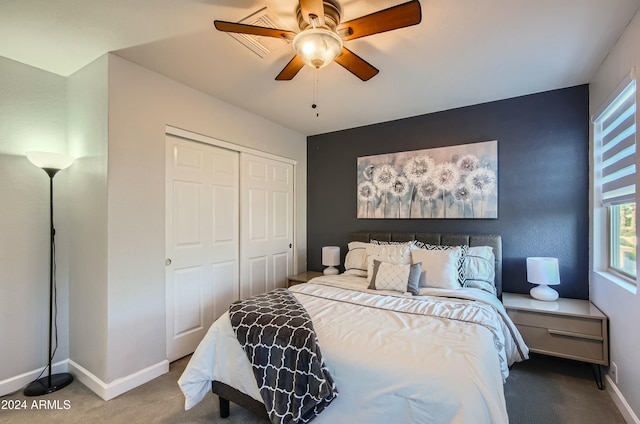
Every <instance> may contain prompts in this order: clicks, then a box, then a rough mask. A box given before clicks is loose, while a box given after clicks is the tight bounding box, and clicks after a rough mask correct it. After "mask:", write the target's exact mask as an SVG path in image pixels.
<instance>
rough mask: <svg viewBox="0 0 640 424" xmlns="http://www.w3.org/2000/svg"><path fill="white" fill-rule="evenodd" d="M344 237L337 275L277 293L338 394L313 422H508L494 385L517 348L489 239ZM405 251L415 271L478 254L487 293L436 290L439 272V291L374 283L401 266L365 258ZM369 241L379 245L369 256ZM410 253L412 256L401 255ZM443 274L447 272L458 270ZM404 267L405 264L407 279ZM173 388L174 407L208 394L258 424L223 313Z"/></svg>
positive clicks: (496, 247) (251, 385)
mask: <svg viewBox="0 0 640 424" xmlns="http://www.w3.org/2000/svg"><path fill="white" fill-rule="evenodd" d="M349 240H350V243H349V253H347V258H346V260H345V267H346V268H347V269H346V271H345V273H343V274H340V275H337V276H322V277H317V278H315V279H312V280H311V281H309V282H308V283H306V284H300V285H296V286H294V287H292V288H290V289H289V290H290V292H291V293H292V294H293V296H294V297H295V298H296V299H297V300H298V301H299V302H300V304H302V305H303V306H304V309H305V310H306V311H307V312H308V315H309V316H310V317H311V320H312V322H313V327H314V329H315V332H316V334H317V340H318V342H319V345H320V346H321V349H322V354H323V357H324V362H325V363H326V367H327V368H328V369H329V370H330V372H331V375H332V377H333V379H334V381H335V386H336V387H337V390H338V396H337V397H336V398H335V399H334V400H333V402H332V403H331V404H330V405H329V406H328V407H327V408H326V409H325V410H324V411H323V412H322V413H321V414H319V415H318V416H317V417H315V419H313V421H314V422H317V423H319V424H322V423H336V422H367V423H374V424H375V423H388V422H421V423H466V422H474V423H508V416H507V412H506V404H505V399H504V392H503V383H504V381H505V380H506V378H507V376H508V373H509V366H510V365H511V364H513V363H514V362H517V361H522V360H525V359H527V358H528V348H527V347H526V345H525V344H524V342H523V341H522V338H521V336H520V334H519V333H518V331H517V329H516V328H515V326H514V325H513V323H512V322H511V321H510V319H509V318H508V316H507V314H506V311H505V310H504V307H503V306H502V304H501V302H500V300H499V299H500V298H501V295H502V241H501V237H500V236H498V235H468V234H439V233H382V232H355V233H351V234H350V235H349ZM406 242H412V243H411V244H410V246H411V247H410V253H409V254H410V255H413V258H414V259H415V258H419V257H425V258H427V259H425V260H423V261H422V262H421V264H420V265H424V264H429V261H430V260H431V259H430V258H432V257H437V258H440V257H442V255H445V257H447V258H450V259H451V258H454V257H455V255H454V254H457V252H458V250H455V252H452V251H451V250H450V249H454V248H455V249H462V250H464V252H465V255H466V257H465V260H467V261H471V259H469V258H470V257H472V256H473V254H471V251H472V250H473V249H471V248H477V249H481V250H482V251H490V252H491V253H492V255H491V257H490V258H491V262H493V263H492V265H493V266H492V267H490V268H491V269H490V271H491V273H492V279H493V281H492V286H493V288H492V289H491V290H489V289H487V288H486V287H484V286H482V285H480V286H478V285H475V284H470V285H469V286H468V287H462V288H460V287H458V286H455V283H451V284H454V285H453V286H452V287H448V286H447V285H446V284H449V283H450V280H451V279H454V278H462V277H461V276H460V275H458V276H457V277H454V276H452V275H450V274H451V273H450V272H449V273H447V274H446V278H448V280H447V281H449V282H447V283H446V284H445V285H443V286H441V285H440V284H439V283H437V284H436V283H433V284H432V283H430V282H428V283H425V282H424V281H422V280H421V281H422V282H421V283H420V284H419V285H418V283H417V279H416V278H414V277H411V275H410V278H409V280H410V281H411V280H412V278H413V279H414V280H415V281H414V286H413V288H411V282H410V283H409V286H407V287H408V288H407V290H412V292H407V291H404V292H403V291H401V290H395V289H394V290H390V289H388V287H387V286H385V285H384V284H386V281H384V279H383V278H382V277H381V276H384V275H387V274H386V272H388V270H389V269H392V270H394V271H395V270H396V269H402V270H404V269H405V268H406V266H405V265H397V266H396V264H393V265H391V264H392V263H393V260H390V261H389V262H385V261H377V260H373V261H372V260H371V259H372V257H375V255H376V254H377V252H383V254H382V257H385V258H386V256H385V255H387V256H388V252H389V251H394V252H396V251H402V252H405V250H403V249H404V247H403V246H405V245H406ZM374 244H375V245H376V246H379V247H371V246H372V245H374ZM416 245H419V246H420V247H416ZM363 246H365V250H366V252H367V254H366V256H365V257H366V258H367V263H366V264H365V263H364V262H362V260H363V259H362V254H363V252H357V250H360V249H362V248H363ZM465 246H466V247H465ZM352 247H353V248H352ZM417 249H420V252H417V253H416V252H414V253H413V254H412V253H411V252H413V251H414V250H417ZM423 249H425V250H436V251H438V252H437V253H436V252H429V253H426V252H423V251H422V250H423ZM351 252H353V255H351V256H350V254H351ZM372 252H373V253H372ZM418 254H420V255H427V256H416V255H418ZM394 255H395V254H394ZM434 255H436V256H434ZM437 255H440V256H437ZM354 258H356V259H355V260H354ZM394 258H397V256H394ZM405 259H406V258H405ZM458 259H460V257H458ZM403 260H404V259H403ZM438 260H440V259H438ZM484 260H485V262H486V261H487V260H489V259H487V258H484ZM452 261H453V259H451V261H450V262H451V263H450V264H449V268H451V266H453V265H452V264H453V262H452ZM354 264H355V265H354ZM358 264H360V266H358ZM372 265H373V268H372ZM438 266H440V265H439V263H438ZM455 266H456V267H457V271H458V274H459V273H460V272H462V271H461V270H462V267H463V261H460V260H458V261H456V265H455ZM365 268H366V269H365ZM414 268H415V264H414V265H411V272H412V273H413V271H415V269H414ZM449 268H447V269H449ZM433 269H435V268H431V265H430V266H429V269H427V271H426V272H423V273H421V274H420V275H421V277H420V278H423V279H424V278H427V277H429V278H436V277H437V276H438V275H440V274H438V272H436V271H434V272H431V271H432V270H433ZM449 271H450V269H449ZM471 273H472V272H469V274H471ZM365 275H366V276H365ZM425 275H426V276H427V277H425ZM443 275H445V274H443ZM372 277H373V281H374V282H373V283H372V282H371V280H372ZM474 278H475V276H474ZM473 280H474V279H473V278H471V282H472V283H473ZM382 282H384V284H382ZM482 283H483V284H484V282H482ZM425 284H426V286H425ZM434 284H435V285H434ZM458 284H460V285H464V284H465V283H464V282H463V281H459V282H458ZM416 286H418V287H417V288H416ZM483 288H484V289H483ZM416 290H417V291H416ZM492 290H493V291H492ZM178 384H179V385H180V388H181V390H182V392H183V393H184V395H185V409H190V408H191V407H193V406H194V405H195V404H197V403H198V402H200V401H201V400H202V399H203V398H204V396H205V395H206V394H207V393H208V391H209V390H212V391H213V392H214V393H215V394H217V395H218V397H219V400H220V413H221V416H222V417H226V416H228V415H229V401H231V402H234V403H237V404H239V405H241V406H243V407H244V408H246V409H249V410H251V411H253V412H255V413H256V414H257V415H259V416H263V417H265V418H268V416H267V413H266V409H265V405H264V404H263V403H262V398H261V395H260V391H259V390H258V386H257V384H256V379H255V378H254V375H253V373H252V370H251V363H250V361H249V359H247V355H245V352H244V351H243V350H242V347H241V345H240V344H239V343H238V340H237V338H236V335H235V333H234V330H233V329H232V327H231V322H230V318H229V314H225V315H223V316H222V317H220V319H218V320H217V321H216V322H215V323H214V324H213V325H212V326H211V328H210V329H209V331H208V333H207V335H206V336H205V338H204V339H203V340H202V342H201V343H200V345H199V346H198V348H197V350H196V351H195V352H194V354H193V356H192V358H191V360H190V361H189V364H188V365H187V368H186V369H185V371H184V373H183V374H182V376H181V377H180V379H179V382H178Z"/></svg>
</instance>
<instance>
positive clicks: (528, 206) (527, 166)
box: [307, 85, 589, 299]
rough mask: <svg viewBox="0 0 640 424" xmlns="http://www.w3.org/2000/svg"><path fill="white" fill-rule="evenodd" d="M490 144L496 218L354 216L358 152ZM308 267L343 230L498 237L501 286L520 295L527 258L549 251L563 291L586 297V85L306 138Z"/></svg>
mask: <svg viewBox="0 0 640 424" xmlns="http://www.w3.org/2000/svg"><path fill="white" fill-rule="evenodd" d="M490 140H498V219H484V220H472V219H457V220H444V219H401V220H400V219H357V218H356V204H357V201H356V184H357V176H356V163H357V158H358V157H359V156H367V155H374V154H382V153H392V152H401V151H409V150H419V149H428V148H434V147H443V146H451V145H458V144H466V143H474V142H481V141H490ZM307 143H308V144H307V155H308V163H307V166H308V176H307V177H308V186H307V187H308V193H307V199H308V201H307V202H308V203H307V213H308V215H307V222H308V224H307V240H308V242H307V248H308V269H310V270H322V268H323V267H322V264H321V249H322V246H326V245H339V246H341V255H342V259H343V262H344V256H345V253H346V249H347V241H348V240H347V235H348V233H349V232H351V231H397V232H452V233H472V234H481V233H492V234H500V235H502V243H503V287H504V291H507V292H516V293H527V292H528V291H529V289H530V288H531V287H532V285H531V284H529V283H527V279H526V265H525V258H526V257H528V256H552V257H557V258H558V260H559V264H560V279H561V284H560V285H559V286H556V287H555V288H556V289H557V290H558V292H559V293H560V296H562V297H570V298H578V299H587V298H588V297H589V285H588V255H589V252H588V246H589V243H588V236H589V226H588V225H589V222H588V221H589V206H588V202H589V88H588V86H587V85H581V86H576V87H571V88H566V89H561V90H554V91H550V92H545V93H539V94H532V95H528V96H523V97H518V98H513V99H508V100H501V101H496V102H491V103H485V104H480V105H475V106H469V107H464V108H460V109H453V110H448V111H444V112H438V113H432V114H428V115H422V116H416V117H412V118H406V119H401V120H397V121H392V122H385V123H380V124H376V125H370V126H366V127H360V128H353V129H349V130H344V131H338V132H333V133H327V134H321V135H316V136H311V137H309V138H308V139H307Z"/></svg>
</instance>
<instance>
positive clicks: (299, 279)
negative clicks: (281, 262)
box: [287, 271, 322, 288]
mask: <svg viewBox="0 0 640 424" xmlns="http://www.w3.org/2000/svg"><path fill="white" fill-rule="evenodd" d="M321 275H322V273H321V272H317V271H305V272H301V273H300V274H296V275H290V276H289V277H287V288H289V287H291V286H295V285H296V284H302V283H306V282H307V281H309V280H311V279H312V278H314V277H319V276H321Z"/></svg>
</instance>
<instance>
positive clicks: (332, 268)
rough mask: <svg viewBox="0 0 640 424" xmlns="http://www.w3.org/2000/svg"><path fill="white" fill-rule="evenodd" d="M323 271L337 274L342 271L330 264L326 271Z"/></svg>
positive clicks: (328, 273)
mask: <svg viewBox="0 0 640 424" xmlns="http://www.w3.org/2000/svg"><path fill="white" fill-rule="evenodd" d="M322 273H323V274H324V275H337V274H339V273H340V271H338V268H336V267H333V266H330V267H327V268H325V269H324V271H322Z"/></svg>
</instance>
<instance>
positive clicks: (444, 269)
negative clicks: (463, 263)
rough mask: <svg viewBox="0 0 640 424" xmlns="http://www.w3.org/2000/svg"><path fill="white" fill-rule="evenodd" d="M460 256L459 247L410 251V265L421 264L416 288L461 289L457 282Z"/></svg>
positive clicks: (460, 250) (460, 248) (460, 249)
mask: <svg viewBox="0 0 640 424" xmlns="http://www.w3.org/2000/svg"><path fill="white" fill-rule="evenodd" d="M461 255H462V247H460V246H456V247H453V248H451V249H443V250H428V249H414V250H412V251H411V261H412V263H414V264H417V263H422V272H421V275H420V281H419V283H418V286H419V287H437V288H442V289H459V288H460V287H462V286H461V285H460V282H459V281H458V275H459V272H458V265H459V261H460V256H461Z"/></svg>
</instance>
